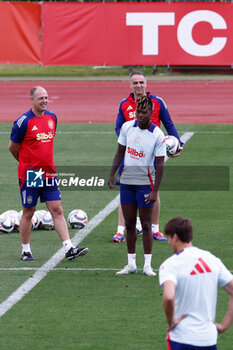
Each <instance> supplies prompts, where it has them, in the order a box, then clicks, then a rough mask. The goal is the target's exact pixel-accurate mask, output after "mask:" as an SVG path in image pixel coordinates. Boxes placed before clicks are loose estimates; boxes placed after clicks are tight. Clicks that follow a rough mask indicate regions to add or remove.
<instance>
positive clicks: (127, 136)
mask: <svg viewBox="0 0 233 350" xmlns="http://www.w3.org/2000/svg"><path fill="white" fill-rule="evenodd" d="M163 140H164V134H163V132H162V131H161V129H160V128H159V127H157V126H156V125H155V124H153V123H151V126H150V128H149V129H140V128H139V126H138V121H137V120H132V121H129V122H126V123H124V124H123V125H122V128H121V132H120V135H119V138H118V143H119V144H121V145H123V146H126V150H125V158H124V170H123V172H122V175H121V178H120V182H121V183H122V184H128V185H152V184H154V179H155V169H154V159H155V157H162V156H165V154H166V146H165V143H164V142H163Z"/></svg>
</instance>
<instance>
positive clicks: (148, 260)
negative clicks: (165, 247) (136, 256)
mask: <svg viewBox="0 0 233 350" xmlns="http://www.w3.org/2000/svg"><path fill="white" fill-rule="evenodd" d="M144 259H145V262H144V266H151V259H152V254H144Z"/></svg>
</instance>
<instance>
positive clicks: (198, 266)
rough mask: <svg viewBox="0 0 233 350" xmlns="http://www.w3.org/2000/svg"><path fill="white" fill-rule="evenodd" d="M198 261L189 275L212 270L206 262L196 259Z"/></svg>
mask: <svg viewBox="0 0 233 350" xmlns="http://www.w3.org/2000/svg"><path fill="white" fill-rule="evenodd" d="M198 261H199V263H197V264H196V265H195V266H194V269H193V270H192V271H191V272H190V275H191V276H193V275H197V274H199V273H205V272H212V270H211V268H210V267H209V266H208V265H207V263H206V262H205V261H204V260H203V259H202V258H199V259H198Z"/></svg>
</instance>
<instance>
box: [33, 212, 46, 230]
mask: <svg viewBox="0 0 233 350" xmlns="http://www.w3.org/2000/svg"><path fill="white" fill-rule="evenodd" d="M46 214H47V210H36V211H35V213H34V215H36V216H37V218H38V222H39V223H38V227H37V229H40V228H42V227H41V223H42V219H43V216H44V215H46Z"/></svg>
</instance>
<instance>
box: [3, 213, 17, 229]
mask: <svg viewBox="0 0 233 350" xmlns="http://www.w3.org/2000/svg"><path fill="white" fill-rule="evenodd" d="M16 213H17V212H16ZM17 215H18V213H17ZM15 220H16V217H15V215H13V213H11V214H10V213H9V211H7V212H4V213H3V214H1V216H0V231H1V232H4V233H10V232H12V231H13V230H14V228H15Z"/></svg>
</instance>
